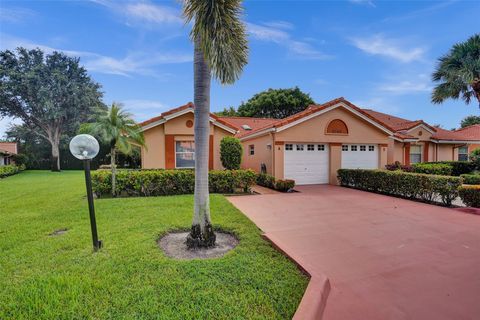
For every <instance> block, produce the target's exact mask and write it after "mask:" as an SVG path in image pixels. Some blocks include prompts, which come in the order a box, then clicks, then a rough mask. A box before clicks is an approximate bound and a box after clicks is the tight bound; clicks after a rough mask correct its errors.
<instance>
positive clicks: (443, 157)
mask: <svg viewBox="0 0 480 320" xmlns="http://www.w3.org/2000/svg"><path fill="white" fill-rule="evenodd" d="M453 147H454V146H453V145H452V144H438V146H437V150H438V154H437V161H450V160H455V159H456V158H457V157H458V150H456V149H453ZM452 150H453V151H452Z"/></svg>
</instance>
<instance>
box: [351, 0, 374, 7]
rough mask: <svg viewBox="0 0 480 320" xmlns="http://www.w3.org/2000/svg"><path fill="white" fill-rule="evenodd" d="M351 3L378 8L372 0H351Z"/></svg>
mask: <svg viewBox="0 0 480 320" xmlns="http://www.w3.org/2000/svg"><path fill="white" fill-rule="evenodd" d="M349 1H350V2H351V3H354V4H360V5H367V6H370V7H374V8H375V7H376V5H375V3H373V1H372V0H349Z"/></svg>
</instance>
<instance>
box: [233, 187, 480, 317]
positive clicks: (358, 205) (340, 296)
mask: <svg viewBox="0 0 480 320" xmlns="http://www.w3.org/2000/svg"><path fill="white" fill-rule="evenodd" d="M298 189H299V191H301V192H299V193H292V194H268V195H252V196H239V197H230V198H229V200H230V201H231V202H232V203H233V204H234V205H235V206H237V207H238V208H239V209H240V210H241V211H243V212H244V213H245V214H246V215H247V216H248V217H249V218H250V219H251V220H253V221H254V222H255V223H256V224H257V226H258V227H259V228H261V229H262V230H263V231H264V232H265V233H268V234H273V235H274V236H275V237H276V238H278V239H280V240H281V242H282V243H284V244H286V246H287V248H286V251H287V252H288V251H290V252H294V253H295V255H297V256H301V257H302V259H304V260H305V261H307V262H308V263H309V265H310V266H311V267H312V268H315V269H316V271H317V272H321V273H323V274H325V275H326V276H327V277H328V278H329V279H330V283H331V286H332V291H331V293H330V296H329V297H328V300H327V305H326V309H325V313H324V319H326V320H332V319H342V320H347V319H368V320H375V319H381V320H385V319H422V320H426V319H435V320H440V319H454V320H461V319H472V320H473V319H480V216H478V215H471V214H467V213H460V212H457V211H455V210H452V209H448V208H442V207H438V206H432V205H427V204H422V203H418V202H413V201H408V200H403V199H398V198H393V197H388V196H382V195H377V194H373V193H368V192H363V191H358V190H353V189H347V188H341V187H335V186H304V187H299V188H298Z"/></svg>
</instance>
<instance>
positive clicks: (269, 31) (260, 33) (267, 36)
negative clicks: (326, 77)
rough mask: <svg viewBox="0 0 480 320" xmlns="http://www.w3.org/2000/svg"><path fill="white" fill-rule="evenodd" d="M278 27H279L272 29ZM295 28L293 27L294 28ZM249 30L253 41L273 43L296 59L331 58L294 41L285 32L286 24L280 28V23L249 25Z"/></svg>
mask: <svg viewBox="0 0 480 320" xmlns="http://www.w3.org/2000/svg"><path fill="white" fill-rule="evenodd" d="M272 25H276V26H277V27H272ZM292 27H293V26H292ZM247 30H248V33H249V34H250V36H251V37H252V38H253V39H256V40H260V41H266V42H273V43H275V44H278V45H280V46H283V47H286V48H287V49H288V51H289V53H290V54H292V55H293V56H295V57H296V58H302V59H318V60H323V59H329V58H331V56H329V55H327V54H325V53H323V52H321V51H319V50H317V49H315V48H314V47H313V46H312V45H311V44H310V43H307V42H304V41H299V40H295V39H293V37H292V36H291V35H290V33H288V32H287V31H285V24H284V23H283V24H282V26H281V27H279V22H278V21H277V22H273V23H272V22H271V23H268V22H267V23H263V25H259V24H254V23H247Z"/></svg>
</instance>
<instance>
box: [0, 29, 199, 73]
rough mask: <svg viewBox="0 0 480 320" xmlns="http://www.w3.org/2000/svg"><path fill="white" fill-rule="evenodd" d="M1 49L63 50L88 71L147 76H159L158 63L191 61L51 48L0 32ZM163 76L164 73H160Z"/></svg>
mask: <svg viewBox="0 0 480 320" xmlns="http://www.w3.org/2000/svg"><path fill="white" fill-rule="evenodd" d="M0 37H1V39H2V42H1V44H0V48H1V49H10V50H11V49H15V48H17V47H25V48H27V49H34V48H40V49H42V50H43V51H45V52H47V53H52V52H53V51H59V52H63V53H65V54H66V55H69V56H73V57H80V58H81V63H82V64H83V65H84V66H85V68H86V69H87V70H88V71H90V72H97V73H105V74H114V75H121V76H130V75H132V74H140V75H147V76H159V74H158V73H157V72H155V71H154V67H155V66H158V65H160V64H173V63H184V62H190V61H192V55H191V54H182V53H175V52H173V53H168V52H163V53H162V52H133V53H128V54H127V55H126V56H125V57H123V58H115V57H110V56H105V55H101V54H98V53H94V52H89V51H75V50H63V49H58V48H52V47H50V46H46V45H42V44H38V43H34V42H32V41H29V40H25V39H20V38H16V37H11V36H8V35H5V34H0ZM160 76H165V75H160Z"/></svg>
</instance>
